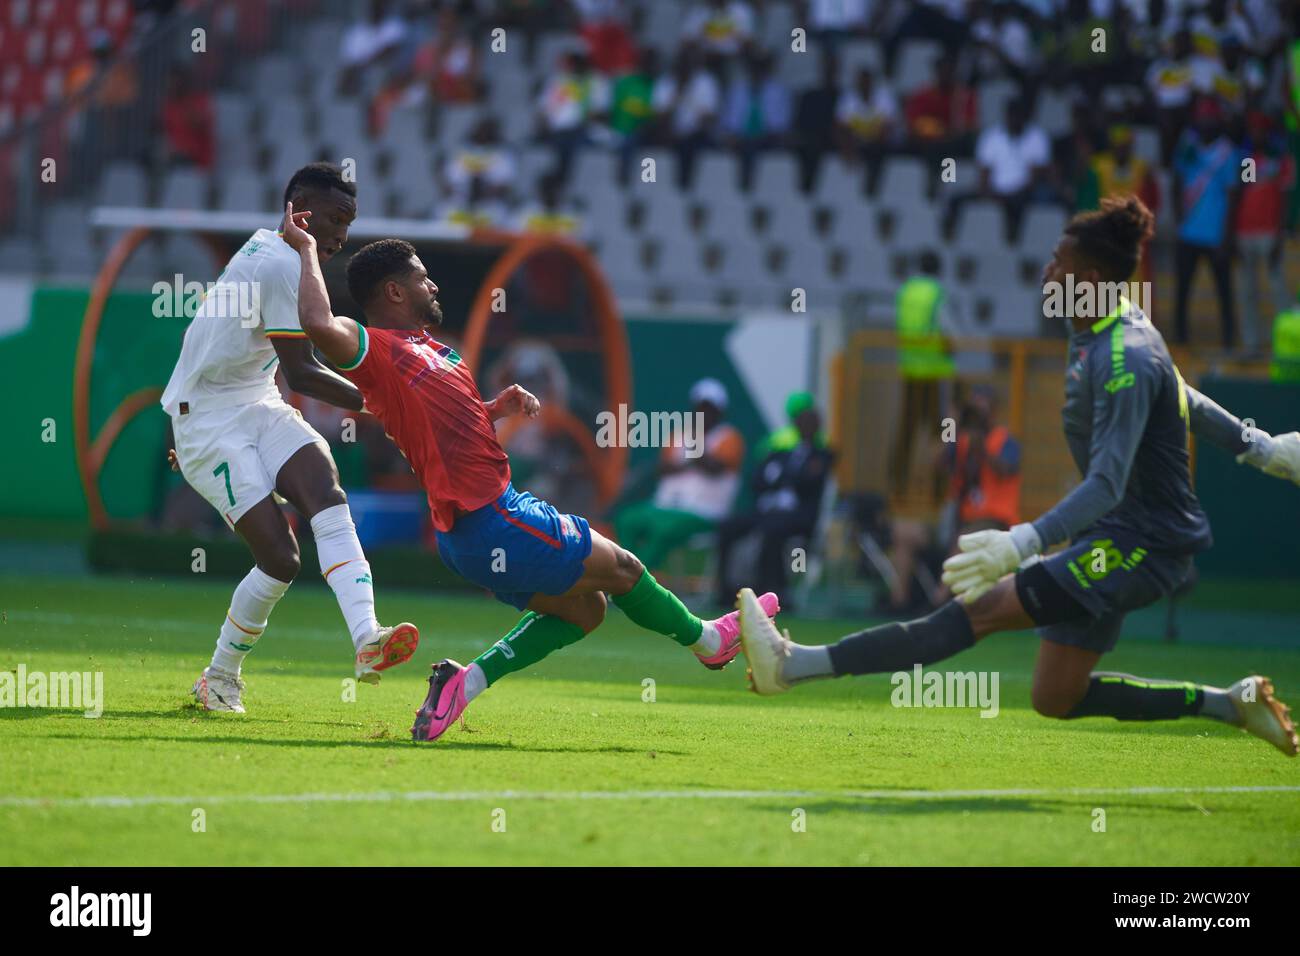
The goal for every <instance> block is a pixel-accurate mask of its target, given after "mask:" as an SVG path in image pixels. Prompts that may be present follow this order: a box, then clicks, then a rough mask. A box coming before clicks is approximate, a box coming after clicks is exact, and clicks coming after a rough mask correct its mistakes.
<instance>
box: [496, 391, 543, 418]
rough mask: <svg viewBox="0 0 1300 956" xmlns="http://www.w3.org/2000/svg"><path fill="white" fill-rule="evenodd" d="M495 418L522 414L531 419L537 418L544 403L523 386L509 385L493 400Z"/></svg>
mask: <svg viewBox="0 0 1300 956" xmlns="http://www.w3.org/2000/svg"><path fill="white" fill-rule="evenodd" d="M492 409H493V416H492V417H493V418H507V417H509V416H510V415H518V414H520V413H521V412H522V413H523V414H524V415H527V416H528V417H529V418H536V417H537V416H538V415H539V414H541V411H542V403H541V402H540V401H539V400H538V398H537V396H536V395H534V394H533V393H532V392H530V391H528V389H526V388H524V387H523V386H522V385H509V386H507V387H505V388H503V389H502V390H501V394H500V395H498V396H497V397H496V398H494V399H493V400H492Z"/></svg>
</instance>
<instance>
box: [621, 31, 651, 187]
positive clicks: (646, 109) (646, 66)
mask: <svg viewBox="0 0 1300 956" xmlns="http://www.w3.org/2000/svg"><path fill="white" fill-rule="evenodd" d="M658 75H659V51H658V50H655V49H653V48H650V47H647V48H646V49H644V50H642V51H641V56H640V59H639V60H638V62H637V66H636V69H634V70H631V71H630V72H627V73H624V74H623V75H622V76H620V77H618V79H616V80H615V81H614V86H613V89H612V91H611V95H610V100H611V102H610V111H609V126H610V129H611V130H612V132H613V134H614V137H615V141H616V142H617V143H618V148H619V179H620V181H623V182H626V181H627V178H628V176H629V175H630V174H631V171H632V165H633V160H634V159H635V157H636V153H637V151H638V150H639V149H640V148H641V146H642V145H643V144H644V143H645V142H646V140H647V139H648V138H649V137H650V136H651V135H653V133H654V105H653V101H654V85H655V77H657V76H658Z"/></svg>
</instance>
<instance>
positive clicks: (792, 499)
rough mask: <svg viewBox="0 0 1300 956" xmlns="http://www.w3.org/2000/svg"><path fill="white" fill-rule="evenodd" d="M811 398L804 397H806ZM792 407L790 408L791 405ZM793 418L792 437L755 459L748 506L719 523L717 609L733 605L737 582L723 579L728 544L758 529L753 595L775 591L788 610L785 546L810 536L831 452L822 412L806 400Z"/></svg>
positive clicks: (776, 444)
mask: <svg viewBox="0 0 1300 956" xmlns="http://www.w3.org/2000/svg"><path fill="white" fill-rule="evenodd" d="M810 398H811V397H810V396H809V399H810ZM791 410H792V411H794V409H793V408H792V409H791ZM791 417H792V418H793V420H794V430H793V434H791V432H790V431H788V430H787V429H782V430H781V432H778V433H777V434H776V435H775V436H773V437H774V438H777V437H780V436H781V435H782V434H786V435H791V438H793V441H786V442H780V441H777V442H773V448H772V450H771V451H770V452H768V454H767V455H766V456H765V457H764V458H763V459H762V461H761V462H759V465H758V469H757V470H756V471H755V473H754V476H753V478H752V479H751V483H752V486H753V490H754V508H753V510H751V511H749V512H746V513H743V514H738V515H734V516H732V517H730V518H727V519H726V520H724V521H722V522H721V523H720V524H719V525H718V589H717V595H716V598H715V600H716V601H717V603H718V605H719V606H721V607H731V606H732V605H733V604H735V603H736V590H737V588H736V586H734V585H732V584H731V583H730V582H729V581H728V580H727V563H728V558H729V557H730V555H731V549H732V546H733V545H734V544H735V543H736V542H737V541H739V540H740V539H741V538H743V537H745V536H746V535H748V534H750V533H751V532H758V534H759V535H760V538H761V544H760V547H759V552H758V568H757V577H756V580H755V581H754V582H753V585H752V586H753V588H754V590H755V592H756V593H758V594H762V593H763V592H765V591H775V592H776V593H777V594H778V595H780V597H781V604H782V607H783V608H784V609H788V608H789V602H788V599H787V596H786V594H785V569H786V566H787V563H788V561H789V558H790V556H789V555H788V554H787V553H786V545H787V543H788V542H789V541H790V539H792V538H795V537H804V538H811V537H812V534H813V531H814V530H815V528H816V526H817V514H818V511H819V510H820V507H821V499H822V493H823V492H824V491H825V489H826V479H827V478H828V477H829V475H830V471H831V464H832V462H833V461H834V460H835V455H834V453H833V452H832V451H831V450H830V449H829V448H827V447H826V445H825V440H824V438H822V436H821V434H820V430H821V414H820V413H819V412H818V411H817V409H816V408H814V407H813V406H812V403H811V400H809V401H808V402H807V403H806V405H805V407H803V408H802V409H800V410H799V411H798V412H797V413H796V414H795V415H793V416H791Z"/></svg>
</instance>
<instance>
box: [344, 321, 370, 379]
mask: <svg viewBox="0 0 1300 956" xmlns="http://www.w3.org/2000/svg"><path fill="white" fill-rule="evenodd" d="M352 321H353V322H356V319H353V320H352ZM369 351H370V336H369V335H368V334H367V333H366V327H365V326H364V325H362V324H361V323H360V322H357V354H356V356H354V357H353V359H352V361H351V362H350V363H348V364H347V365H340V366H339V371H340V372H351V371H352V370H353V369H355V368H356V367H357V366H359V365H360V364H361V363H362V362H363V361H364V360H365V357H366V353H367V352H369Z"/></svg>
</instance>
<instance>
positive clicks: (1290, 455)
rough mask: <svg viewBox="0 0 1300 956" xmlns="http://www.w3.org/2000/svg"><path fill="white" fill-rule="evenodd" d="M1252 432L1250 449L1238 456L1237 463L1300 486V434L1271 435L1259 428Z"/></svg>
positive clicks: (1253, 429)
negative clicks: (1250, 466) (1251, 466)
mask: <svg viewBox="0 0 1300 956" xmlns="http://www.w3.org/2000/svg"><path fill="white" fill-rule="evenodd" d="M1250 431H1251V436H1250V447H1249V448H1248V449H1246V450H1245V451H1244V452H1242V453H1241V454H1240V455H1238V456H1237V461H1238V462H1239V463H1242V464H1247V465H1253V466H1254V467H1256V468H1258V469H1259V470H1260V471H1262V472H1263V473H1264V474H1266V475H1272V476H1273V477H1274V478H1283V479H1285V480H1287V481H1293V482H1295V483H1296V484H1297V485H1300V432H1287V433H1286V434H1285V435H1269V433H1268V432H1264V431H1260V430H1259V429H1258V428H1252V429H1251V430H1250Z"/></svg>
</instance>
